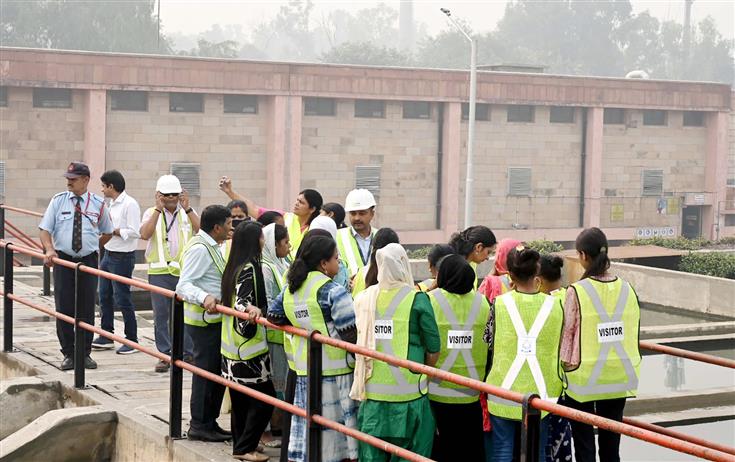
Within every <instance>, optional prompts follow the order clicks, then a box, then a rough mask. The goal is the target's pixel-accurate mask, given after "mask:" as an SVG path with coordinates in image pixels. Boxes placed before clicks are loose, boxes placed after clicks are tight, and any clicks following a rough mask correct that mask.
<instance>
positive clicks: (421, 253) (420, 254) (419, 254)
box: [406, 245, 433, 260]
mask: <svg viewBox="0 0 735 462" xmlns="http://www.w3.org/2000/svg"><path fill="white" fill-rule="evenodd" d="M432 247H433V246H430V245H427V246H426V247H421V248H418V249H414V250H409V251H408V252H406V253H407V254H408V258H410V259H412V260H424V259H426V258H427V257H428V256H429V251H430V250H431V248H432Z"/></svg>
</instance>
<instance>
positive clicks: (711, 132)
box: [702, 112, 728, 239]
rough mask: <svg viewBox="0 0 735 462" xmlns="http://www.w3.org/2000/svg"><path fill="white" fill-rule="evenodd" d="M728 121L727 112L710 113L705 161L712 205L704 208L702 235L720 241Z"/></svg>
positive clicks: (724, 191) (725, 184)
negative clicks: (718, 238)
mask: <svg viewBox="0 0 735 462" xmlns="http://www.w3.org/2000/svg"><path fill="white" fill-rule="evenodd" d="M727 122H728V114H727V113H726V112H712V113H708V114H707V120H706V124H707V144H706V152H705V161H704V190H705V191H706V192H708V193H709V194H711V196H712V202H711V204H712V205H711V206H709V207H703V209H702V235H703V237H705V238H709V239H715V238H717V237H718V236H717V234H718V233H717V231H718V229H720V230H721V229H722V226H723V225H724V224H723V223H722V216H721V215H720V213H718V212H721V211H722V210H724V208H725V200H726V196H727Z"/></svg>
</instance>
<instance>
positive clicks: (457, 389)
mask: <svg viewBox="0 0 735 462" xmlns="http://www.w3.org/2000/svg"><path fill="white" fill-rule="evenodd" d="M429 295H431V297H432V299H433V300H435V301H436V305H438V308H439V312H437V310H436V307H435V317H436V321H437V325H438V326H439V336H440V338H441V339H442V341H443V340H444V338H446V339H447V343H446V345H445V344H442V348H441V352H440V354H439V361H438V362H437V364H436V367H437V368H439V369H441V370H443V371H448V372H453V373H455V374H459V375H464V376H468V375H467V374H469V377H470V378H472V379H475V380H481V379H480V374H484V373H485V365H486V362H487V345H485V344H484V343H483V342H482V340H481V339H482V334H483V331H484V329H485V323H486V321H485V320H486V317H487V316H485V317H482V316H480V314H481V312H482V311H483V310H481V308H482V306H483V303H484V304H485V306H486V307H487V309H486V310H485V314H486V315H487V310H488V309H489V306H488V305H487V301H486V299H485V296H484V295H483V294H481V293H479V292H476V293H475V295H474V297H473V298H472V305H471V306H470V310H469V313H467V318H466V320H465V322H464V324H460V321H459V320H458V319H457V316H456V314H455V310H454V309H453V308H452V305H451V304H450V303H449V300H447V297H446V296H445V295H444V292H443V291H442V289H434V290H432V291H431V292H430V293H429ZM432 305H434V304H433V303H432ZM462 311H463V312H464V310H462ZM444 321H446V322H448V323H449V325H448V326H446V323H445V322H444ZM447 327H448V329H447ZM452 331H454V332H457V335H459V332H472V343H471V345H470V348H449V336H450V334H451V332H452ZM473 353H475V355H476V356H477V357H473ZM460 355H462V360H463V361H464V365H465V367H464V368H462V369H463V370H458V369H457V367H458V366H457V364H456V363H457V359H458V357H459V356H460ZM464 369H466V373H464ZM479 396H480V392H479V391H477V390H473V389H471V388H467V387H463V386H460V385H455V384H453V383H451V382H446V381H442V380H440V379H436V378H431V379H430V381H429V398H430V399H432V400H434V401H439V402H443V403H465V404H466V403H473V402H475V401H477V400H478V398H479Z"/></svg>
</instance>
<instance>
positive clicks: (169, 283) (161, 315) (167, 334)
mask: <svg viewBox="0 0 735 462" xmlns="http://www.w3.org/2000/svg"><path fill="white" fill-rule="evenodd" d="M148 282H149V283H150V284H151V285H154V286H157V287H162V288H164V289H169V290H174V291H175V290H176V284H177V283H178V282H179V278H178V277H177V276H172V275H170V274H149V275H148ZM151 306H152V307H153V336H154V337H155V339H156V348H157V349H158V351H160V352H161V353H163V354H166V355H170V354H171V326H170V324H171V299H170V298H168V297H164V296H163V295H160V294H154V293H153V292H151ZM192 351H194V348H193V346H192V341H191V335H190V333H189V330H188V329H184V355H187V356H191V354H192Z"/></svg>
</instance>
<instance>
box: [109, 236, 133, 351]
mask: <svg viewBox="0 0 735 462" xmlns="http://www.w3.org/2000/svg"><path fill="white" fill-rule="evenodd" d="M134 267H135V252H109V251H107V250H105V255H104V256H103V257H102V261H101V262H100V269H101V270H102V271H107V272H108V273H112V274H117V275H118V276H124V277H126V278H129V277H130V276H132V275H133V268H134ZM115 308H119V309H120V311H121V312H122V315H123V321H125V338H126V339H128V340H132V341H133V342H137V341H138V323H137V321H136V320H135V308H134V307H133V300H132V298H131V297H130V286H129V285H127V284H123V283H122V282H117V281H111V280H109V279H107V278H100V313H101V318H102V319H101V325H102V328H103V329H104V330H106V331H107V332H114V329H115V324H114V316H115Z"/></svg>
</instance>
